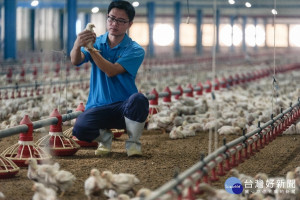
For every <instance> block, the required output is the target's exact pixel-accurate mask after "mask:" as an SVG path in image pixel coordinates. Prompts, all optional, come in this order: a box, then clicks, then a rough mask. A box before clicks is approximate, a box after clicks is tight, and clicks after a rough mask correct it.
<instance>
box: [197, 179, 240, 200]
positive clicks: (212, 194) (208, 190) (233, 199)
mask: <svg viewBox="0 0 300 200" xmlns="http://www.w3.org/2000/svg"><path fill="white" fill-rule="evenodd" d="M199 189H200V191H202V192H204V194H205V195H206V198H205V199H207V200H222V199H230V200H240V197H239V195H236V194H230V193H228V192H227V191H226V190H223V189H215V188H213V187H212V186H210V185H208V184H207V183H200V184H199Z"/></svg>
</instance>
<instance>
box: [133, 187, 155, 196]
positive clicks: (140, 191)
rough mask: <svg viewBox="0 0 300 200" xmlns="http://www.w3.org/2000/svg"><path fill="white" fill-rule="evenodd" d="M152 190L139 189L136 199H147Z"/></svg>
mask: <svg viewBox="0 0 300 200" xmlns="http://www.w3.org/2000/svg"><path fill="white" fill-rule="evenodd" d="M151 192H152V190H150V189H148V188H141V189H139V190H138V191H137V193H136V195H135V196H136V197H140V198H145V197H148V196H149V195H150V194H151Z"/></svg>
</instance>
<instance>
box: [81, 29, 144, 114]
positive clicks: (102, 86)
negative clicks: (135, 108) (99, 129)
mask: <svg viewBox="0 0 300 200" xmlns="http://www.w3.org/2000/svg"><path fill="white" fill-rule="evenodd" d="M94 47H95V48H96V49H98V50H100V54H101V55H102V56H103V58H105V59H106V60H108V61H110V62H111V63H119V64H120V65H121V66H122V67H123V68H124V69H125V70H126V72H125V73H122V74H118V75H116V76H114V77H108V76H107V75H106V74H105V73H104V72H103V71H102V70H100V69H99V68H98V67H97V65H96V64H95V63H94V61H93V59H92V57H91V55H90V54H89V52H87V51H86V50H85V49H84V48H83V47H82V48H81V51H82V52H83V53H84V55H85V60H84V61H83V63H84V62H88V61H90V62H91V63H92V68H91V76H90V91H89V97H88V101H87V103H86V107H85V109H86V110H87V109H89V108H94V107H99V106H104V105H108V104H112V103H115V102H118V101H124V100H126V99H128V98H129V97H130V96H131V95H132V94H134V93H136V92H138V90H137V87H136V85H135V78H136V74H137V71H138V69H139V67H140V66H141V64H142V62H143V60H144V56H145V51H144V49H143V48H142V47H141V46H140V45H139V44H137V43H136V42H134V41H132V40H131V38H129V37H128V35H127V34H125V36H124V38H123V40H122V42H121V43H120V44H118V45H117V46H115V47H114V48H110V46H109V44H108V32H106V33H105V34H103V35H100V36H99V37H97V39H96V42H95V44H94ZM81 64H82V63H81ZM81 64H80V65H81Z"/></svg>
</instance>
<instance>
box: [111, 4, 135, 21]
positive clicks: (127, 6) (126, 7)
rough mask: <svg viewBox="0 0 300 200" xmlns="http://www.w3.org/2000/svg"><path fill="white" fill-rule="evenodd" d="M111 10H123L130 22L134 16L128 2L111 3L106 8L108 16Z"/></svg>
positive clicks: (132, 8) (133, 11)
mask: <svg viewBox="0 0 300 200" xmlns="http://www.w3.org/2000/svg"><path fill="white" fill-rule="evenodd" d="M113 8H118V9H122V10H125V12H126V13H127V15H128V18H129V21H130V22H131V21H132V20H133V18H134V16H135V10H134V7H133V6H132V5H131V3H129V2H128V1H112V2H111V3H110V4H109V6H108V9H107V14H109V12H110V11H111V9H113Z"/></svg>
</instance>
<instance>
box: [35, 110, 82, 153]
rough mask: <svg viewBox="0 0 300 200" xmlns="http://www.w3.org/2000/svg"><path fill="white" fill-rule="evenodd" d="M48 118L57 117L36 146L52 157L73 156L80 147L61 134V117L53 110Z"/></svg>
mask: <svg viewBox="0 0 300 200" xmlns="http://www.w3.org/2000/svg"><path fill="white" fill-rule="evenodd" d="M50 117H57V119H58V122H57V124H56V125H50V132H49V134H48V135H46V136H44V137H42V138H41V139H39V140H38V141H37V142H36V144H37V145H38V146H40V147H41V148H44V149H47V150H49V151H50V153H51V154H52V155H54V156H71V155H73V154H75V153H76V152H77V151H78V150H79V148H80V146H79V145H78V144H77V143H76V142H75V141H74V140H73V139H72V138H69V137H67V136H65V135H64V134H63V133H62V116H61V114H60V113H59V112H58V110H57V109H55V110H54V111H53V112H52V113H51V115H50Z"/></svg>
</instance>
